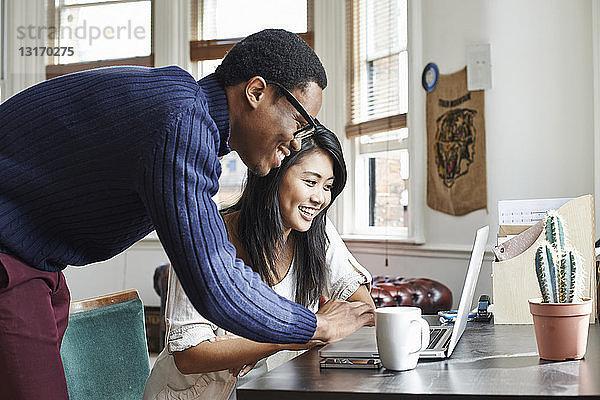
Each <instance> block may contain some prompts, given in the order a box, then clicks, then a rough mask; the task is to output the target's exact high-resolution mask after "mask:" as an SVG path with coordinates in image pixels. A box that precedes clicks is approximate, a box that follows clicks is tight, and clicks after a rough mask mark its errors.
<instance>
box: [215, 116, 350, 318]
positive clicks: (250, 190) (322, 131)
mask: <svg viewBox="0 0 600 400" xmlns="http://www.w3.org/2000/svg"><path fill="white" fill-rule="evenodd" d="M318 150H320V151H323V152H324V153H326V154H327V155H328V156H329V157H330V158H331V160H332V162H333V175H334V177H335V179H334V182H333V187H332V188H331V202H330V203H329V205H327V207H325V209H324V210H322V211H321V212H320V213H319V214H318V215H317V216H316V217H315V218H314V219H313V221H312V224H311V226H310V228H309V229H308V231H306V232H298V231H295V230H292V231H291V232H290V237H289V238H293V240H294V243H295V247H294V263H295V264H294V265H295V268H294V270H295V275H296V276H295V278H296V299H295V300H296V302H297V303H299V304H302V305H304V306H306V307H308V306H311V305H313V304H315V303H316V302H317V301H318V299H319V295H321V294H322V293H324V289H325V282H326V279H327V265H326V260H325V252H326V250H327V246H328V244H329V240H328V238H327V234H326V233H325V216H326V213H327V210H328V209H329V207H330V206H331V204H332V203H333V201H334V200H335V198H336V197H337V196H338V195H339V194H340V192H341V191H342V189H343V188H344V186H345V185H346V177H347V173H346V163H345V162H344V156H343V154H342V146H341V144H340V142H339V140H338V139H337V137H336V136H335V134H334V133H333V132H331V131H330V130H329V129H327V128H325V127H324V126H322V125H318V126H317V129H316V131H315V133H314V135H313V136H311V137H310V138H308V139H304V140H303V141H302V148H301V149H300V150H298V151H295V152H292V154H291V155H289V156H288V157H286V158H285V159H284V160H283V162H282V164H281V166H280V167H279V168H276V169H273V170H271V172H269V173H268V174H267V175H266V176H262V177H261V176H257V175H255V174H253V173H252V172H250V171H248V178H247V180H246V184H245V187H244V190H243V192H242V195H241V197H240V199H239V200H238V202H237V203H236V204H234V205H233V206H231V207H229V208H227V209H226V210H224V211H223V214H227V213H230V212H234V211H239V216H238V227H237V234H238V237H239V240H240V242H241V245H242V246H243V248H244V250H245V252H246V256H247V260H246V263H247V264H249V265H250V266H251V267H252V269H253V270H254V271H256V272H258V274H259V275H260V276H261V278H262V279H263V281H265V282H266V283H267V284H268V285H269V286H273V285H274V284H275V281H274V278H273V277H275V278H276V279H279V278H280V277H279V276H278V275H277V271H276V269H275V265H276V261H277V257H279V255H280V253H281V249H283V248H284V245H285V243H284V238H283V221H282V218H281V211H280V207H279V186H280V185H281V182H282V180H283V178H284V176H285V174H286V173H287V171H288V169H289V168H290V167H291V166H292V165H294V164H296V163H298V162H300V160H302V158H303V157H305V156H306V155H307V154H309V153H311V152H313V151H318ZM289 238H288V240H289Z"/></svg>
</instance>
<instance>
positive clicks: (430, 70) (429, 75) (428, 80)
mask: <svg viewBox="0 0 600 400" xmlns="http://www.w3.org/2000/svg"><path fill="white" fill-rule="evenodd" d="M439 77H440V70H439V69H438V66H437V65H435V63H432V62H430V63H429V64H427V65H426V66H425V69H423V76H422V77H421V81H422V82H423V88H424V89H425V90H427V92H428V93H429V92H431V91H433V89H435V86H436V85H437V83H438V79H439Z"/></svg>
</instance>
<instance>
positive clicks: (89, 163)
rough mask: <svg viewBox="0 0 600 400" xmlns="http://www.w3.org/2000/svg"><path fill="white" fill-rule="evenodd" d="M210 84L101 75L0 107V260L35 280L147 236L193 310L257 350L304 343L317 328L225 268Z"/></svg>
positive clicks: (139, 74) (239, 271) (218, 98)
mask: <svg viewBox="0 0 600 400" xmlns="http://www.w3.org/2000/svg"><path fill="white" fill-rule="evenodd" d="M227 107H228V106H227V98H226V96H225V91H224V90H223V88H222V87H221V86H220V85H219V83H218V82H217V80H216V79H215V77H214V76H212V75H210V76H208V77H206V78H204V79H202V80H201V81H199V82H196V81H195V80H194V79H193V77H192V76H190V75H189V74H188V73H187V72H185V71H184V70H182V69H180V68H178V67H166V68H143V67H113V68H102V69H96V70H91V71H86V72H82V73H77V74H72V75H66V76H63V77H59V78H56V79H52V80H49V81H46V82H42V83H40V84H37V85H35V86H33V87H31V88H28V89H26V90H24V91H22V92H21V93H19V94H17V95H15V96H13V97H12V98H10V99H8V100H7V101H6V102H4V103H3V104H1V105H0V251H1V252H4V253H7V254H10V255H12V256H14V257H17V258H19V259H21V260H23V261H24V262H25V263H27V264H29V265H31V266H33V267H35V268H38V269H41V270H46V271H59V270H62V269H63V268H65V267H66V266H67V265H85V264H89V263H92V262H96V261H102V260H106V259H108V258H110V257H112V256H114V255H116V254H119V253H120V252H122V251H123V250H125V249H127V248H128V247H130V246H131V245H132V244H134V243H135V242H137V241H138V240H140V239H141V238H143V237H144V236H146V235H147V234H148V233H149V232H151V231H152V230H154V229H156V232H157V233H158V237H159V238H160V241H161V243H162V244H163V246H164V248H165V251H166V252H167V255H168V256H169V259H170V261H171V263H172V265H173V267H174V268H175V271H176V272H177V276H178V277H179V279H180V280H181V283H182V285H183V288H184V289H185V292H186V293H187V295H188V297H189V298H190V300H191V301H192V303H193V304H194V306H195V307H196V308H197V309H198V311H199V312H200V313H201V314H202V315H204V316H205V317H207V318H208V319H209V320H211V321H213V322H214V323H216V324H218V325H219V326H221V327H223V328H225V329H227V330H228V331H231V332H234V333H236V334H239V335H242V336H245V337H247V338H249V339H253V340H258V341H269V342H276V343H294V342H306V341H308V340H309V339H310V338H311V337H312V335H313V334H314V331H315V329H316V317H315V315H314V314H313V313H312V312H310V311H309V310H308V309H306V308H305V307H302V306H300V305H298V304H296V303H293V302H290V301H288V300H286V299H284V298H283V297H280V296H278V295H277V294H275V292H273V291H272V290H271V289H270V288H269V287H268V286H266V285H265V284H264V283H263V282H262V280H261V279H260V277H259V275H258V274H256V273H254V272H253V271H252V270H251V269H250V268H249V267H247V266H244V264H243V262H242V261H241V260H239V259H236V257H235V248H234V247H233V245H231V243H229V241H228V239H227V232H226V230H225V226H224V224H223V220H222V218H221V216H220V215H219V212H218V210H217V207H216V205H215V203H214V202H213V201H212V199H211V197H212V196H213V195H214V194H215V193H216V192H217V190H218V188H219V184H218V178H219V176H220V174H221V165H220V163H219V160H218V156H221V155H224V154H226V153H228V152H229V151H230V150H229V148H228V146H227V139H228V137H229V112H228V108H227Z"/></svg>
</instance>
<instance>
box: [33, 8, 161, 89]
mask: <svg viewBox="0 0 600 400" xmlns="http://www.w3.org/2000/svg"><path fill="white" fill-rule="evenodd" d="M44 33H46V34H47V37H48V47H50V48H52V49H54V50H56V51H54V50H53V51H52V54H49V62H48V64H49V65H48V67H47V69H46V76H47V78H53V77H55V76H59V75H63V74H66V73H71V72H76V71H82V70H86V69H91V68H98V67H104V66H111V65H145V66H152V65H153V57H152V0H95V1H92V0H48V26H47V27H45V29H44Z"/></svg>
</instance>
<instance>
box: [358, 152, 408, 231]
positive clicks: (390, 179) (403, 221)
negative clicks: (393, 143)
mask: <svg viewBox="0 0 600 400" xmlns="http://www.w3.org/2000/svg"><path fill="white" fill-rule="evenodd" d="M361 158H362V159H363V160H362V162H361V165H362V166H364V167H365V169H366V170H367V171H368V173H366V174H365V179H366V181H367V182H364V183H365V184H364V186H362V187H368V188H369V190H368V193H365V194H364V196H365V197H367V196H368V199H367V198H365V199H363V202H362V203H364V204H369V207H368V212H369V218H368V221H369V222H368V225H369V226H375V227H407V226H408V179H409V170H408V151H407V150H396V151H389V152H383V153H379V154H377V155H375V156H374V155H367V156H361Z"/></svg>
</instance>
